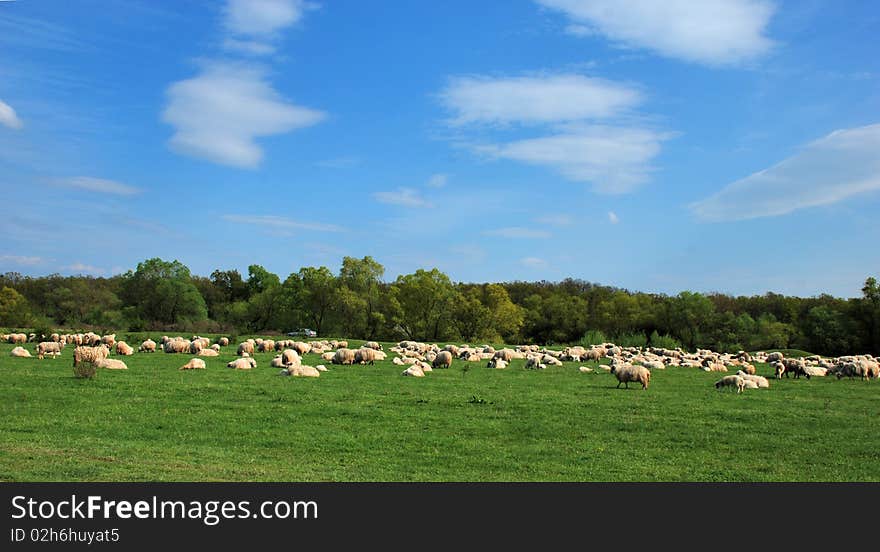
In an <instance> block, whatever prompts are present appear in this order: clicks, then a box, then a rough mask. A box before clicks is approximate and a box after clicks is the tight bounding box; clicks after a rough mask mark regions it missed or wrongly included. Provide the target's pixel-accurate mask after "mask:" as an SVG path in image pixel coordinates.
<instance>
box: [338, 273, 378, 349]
mask: <svg viewBox="0 0 880 552" xmlns="http://www.w3.org/2000/svg"><path fill="white" fill-rule="evenodd" d="M384 275H385V267H383V266H382V265H381V264H380V263H379V262H377V261H376V260H375V259H373V257H370V256H366V257H364V258H363V259H356V258H354V257H343V259H342V267H341V268H340V270H339V287H340V291H342V290H343V289H345V290H347V291H348V292H347V293H341V294H340V296H339V300H340V301H344V304H341V305H340V309H341V310H342V311H346V312H348V313H349V314H350V315H352V316H353V318H351V319H349V320H346V322H345V324H346V325H347V326H349V327H350V328H351V330H352V332H353V333H350V334H347V335H351V336H357V337H364V338H367V339H374V338H375V337H376V336H377V335H378V333H379V331H380V330H381V329H382V328H383V327H384V326H385V324H386V316H385V313H384V312H383V310H382V303H381V299H382V295H383V294H382V278H383V277H384ZM355 297H356V298H357V300H356V301H355V300H354V298H355ZM358 306H362V308H363V309H364V312H363V313H362V314H355V313H354V312H353V309H354V308H355V307H358ZM343 316H344V315H343Z"/></svg>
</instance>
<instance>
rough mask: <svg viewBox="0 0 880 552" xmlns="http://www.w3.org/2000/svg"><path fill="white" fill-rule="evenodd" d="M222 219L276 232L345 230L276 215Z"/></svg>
mask: <svg viewBox="0 0 880 552" xmlns="http://www.w3.org/2000/svg"><path fill="white" fill-rule="evenodd" d="M221 218H222V219H223V220H225V221H227V222H234V223H237V224H251V225H255V226H265V227H267V228H270V229H276V230H291V229H298V230H314V231H318V232H343V231H344V230H345V229H344V228H342V227H341V226H337V225H335V224H323V223H318V222H300V221H296V220H292V219H289V218H285V217H279V216H275V215H223V216H222V217H221Z"/></svg>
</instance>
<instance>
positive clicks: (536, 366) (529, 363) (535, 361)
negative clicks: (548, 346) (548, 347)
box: [526, 355, 547, 370]
mask: <svg viewBox="0 0 880 552" xmlns="http://www.w3.org/2000/svg"><path fill="white" fill-rule="evenodd" d="M546 367H547V365H546V364H541V357H539V356H535V355H529V356H528V357H526V370H542V369H544V368H546Z"/></svg>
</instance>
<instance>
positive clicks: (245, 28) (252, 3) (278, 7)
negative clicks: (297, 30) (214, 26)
mask: <svg viewBox="0 0 880 552" xmlns="http://www.w3.org/2000/svg"><path fill="white" fill-rule="evenodd" d="M308 7H309V4H308V3H307V2H304V1H303V0H227V2H226V7H225V8H224V10H223V15H224V21H223V24H224V26H225V27H226V29H227V30H228V31H229V32H230V33H233V34H238V35H248V36H267V35H268V36H271V35H274V34H275V33H277V32H278V31H280V30H281V29H283V28H285V27H289V26H290V25H293V24H294V23H296V22H298V21H299V20H300V19H302V17H303V15H304V14H305V10H306V9H307V8H308Z"/></svg>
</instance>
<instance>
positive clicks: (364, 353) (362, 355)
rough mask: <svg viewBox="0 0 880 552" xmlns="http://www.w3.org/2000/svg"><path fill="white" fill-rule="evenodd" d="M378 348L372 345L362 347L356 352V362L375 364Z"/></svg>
mask: <svg viewBox="0 0 880 552" xmlns="http://www.w3.org/2000/svg"><path fill="white" fill-rule="evenodd" d="M378 352H379V350H378V349H373V348H370V347H361V348H360V349H358V350H357V351H355V352H354V362H355V363H356V364H370V365H372V364H375V363H376V362H375V361H376V360H378V358H377V355H376V353H378Z"/></svg>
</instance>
